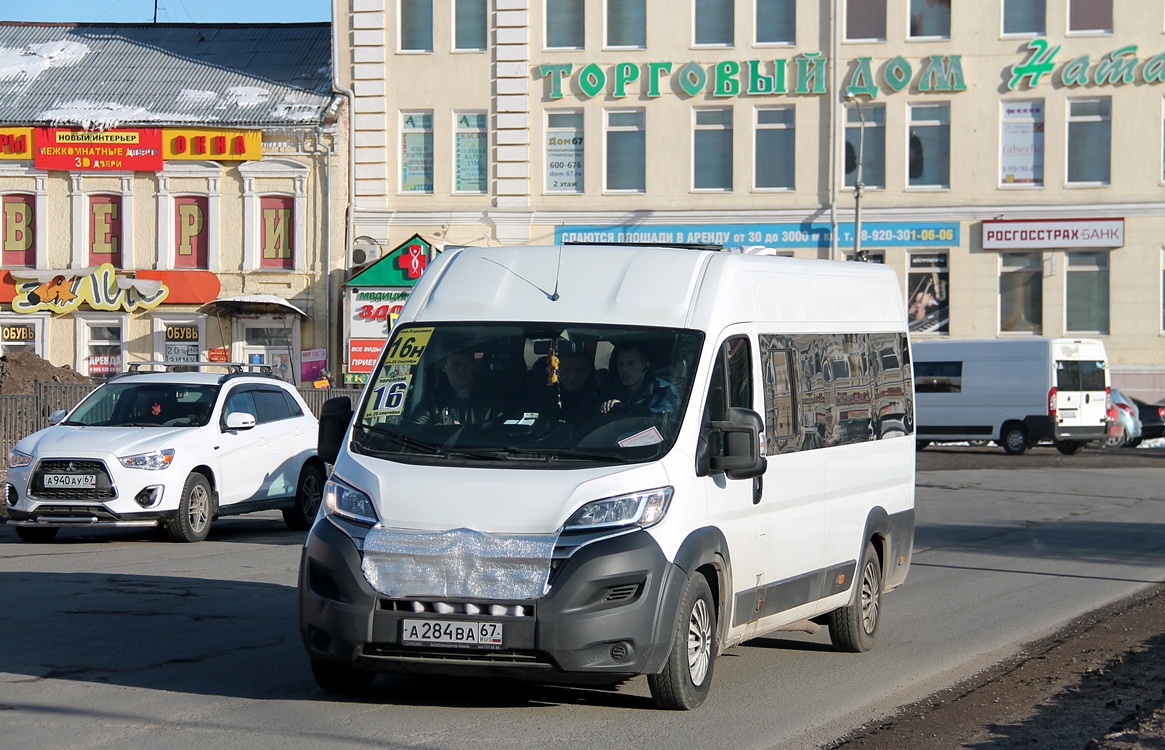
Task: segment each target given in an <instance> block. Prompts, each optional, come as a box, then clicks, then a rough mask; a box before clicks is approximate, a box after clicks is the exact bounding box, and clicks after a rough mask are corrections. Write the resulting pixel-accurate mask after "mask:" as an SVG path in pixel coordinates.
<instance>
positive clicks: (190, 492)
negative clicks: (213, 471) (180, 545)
mask: <svg viewBox="0 0 1165 750" xmlns="http://www.w3.org/2000/svg"><path fill="white" fill-rule="evenodd" d="M213 506H214V501H213V499H212V496H211V492H210V484H209V483H208V482H207V481H206V477H204V476H203V475H201V474H198V473H194V474H191V475H190V476H188V477H187V478H186V484H185V485H184V486H183V487H182V500H181V501H179V503H178V513H177V514H176V515H175V516H174V520H173V521H171V522H170V523H169V525H168V526H167V527H166V530H167V531H169V532H170V539H172V540H173V541H175V542H201V541H202V540H203V539H206V535H207V534H208V533H210V519H211V516H212V515H213V514H214V507H213Z"/></svg>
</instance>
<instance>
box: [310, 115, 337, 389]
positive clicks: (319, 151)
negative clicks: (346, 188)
mask: <svg viewBox="0 0 1165 750" xmlns="http://www.w3.org/2000/svg"><path fill="white" fill-rule="evenodd" d="M323 138H324V129H323V127H322V126H320V125H316V142H315V148H314V149H313V153H315V154H316V155H317V156H320V155H322V156H323V158H324V212H323V213H324V221H323V224H324V299H325V300H326V305H327V307H325V308H324V348H325V350H326V351H327V352H328V353H329V355H330V353H331V349H332V146H334V145H335V142H336V139H335V138H332V145H331V146H326V147H325V146H324V140H323ZM326 362H327V363H328V372H332V371H333V369H334V368H333V366H332V359H331V357H330V356H328V357H326Z"/></svg>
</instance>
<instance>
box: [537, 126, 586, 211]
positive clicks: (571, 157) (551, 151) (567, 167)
mask: <svg viewBox="0 0 1165 750" xmlns="http://www.w3.org/2000/svg"><path fill="white" fill-rule="evenodd" d="M584 153H585V152H584V139H583V113H582V112H580V111H577V110H572V111H569V112H565V111H564V112H548V113H547V114H546V192H548V193H581V192H583V186H584V180H583V155H584Z"/></svg>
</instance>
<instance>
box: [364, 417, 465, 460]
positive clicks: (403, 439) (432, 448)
mask: <svg viewBox="0 0 1165 750" xmlns="http://www.w3.org/2000/svg"><path fill="white" fill-rule="evenodd" d="M360 427H361V428H363V429H365V430H369V431H371V432H375V433H376V434H378V435H383V436H384V437H386V438H388V439H389V440H391V441H392V442H394V443H396V444H397V445H399V446H400V447H402V448H408V449H409V450H414V451H417V452H419V453H423V454H425V455H430V456H444V455H447V454H446V453H445V451H443V450H441V446H439V445H436V444H435V443H426V442H425V441H424V440H417V439H416V438H411V437H409V436H408V435H402V434H401V433H399V432H397V431H395V430H389V429H387V428H384V427H380V426H379V425H374V424H368V423H367V422H361V423H360Z"/></svg>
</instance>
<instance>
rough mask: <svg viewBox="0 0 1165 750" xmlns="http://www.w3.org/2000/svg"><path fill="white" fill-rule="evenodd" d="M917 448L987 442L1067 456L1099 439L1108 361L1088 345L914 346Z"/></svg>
mask: <svg viewBox="0 0 1165 750" xmlns="http://www.w3.org/2000/svg"><path fill="white" fill-rule="evenodd" d="M914 377H915V389H916V390H917V391H918V444H919V446H920V447H925V446H926V445H927V444H928V443H930V442H932V441H936V440H994V441H997V442H998V443H999V445H1001V446H1003V449H1004V450H1005V451H1007V452H1008V453H1011V454H1013V455H1018V454H1020V453H1023V452H1024V451H1026V450H1027V449H1028V448H1029V447H1030V446H1032V445H1034V444H1035V443H1037V442H1040V441H1049V440H1050V441H1053V442H1054V443H1055V444H1056V448H1058V449H1059V451H1060V452H1061V453H1064V454H1068V455H1071V454H1073V453H1075V452H1077V451H1078V450H1080V449H1081V448H1082V447H1083V446H1084V444H1085V443H1086V442H1088V441H1089V440H1102V439H1104V437H1105V430H1106V429H1107V421H1106V420H1107V414H1108V404H1109V399H1110V398H1111V396H1110V391H1109V374H1108V357H1107V356H1106V354H1105V351H1104V343H1103V342H1101V341H1097V340H1095V339H1048V338H1024V339H982V340H974V339H963V340H936V341H915V342H914Z"/></svg>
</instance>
